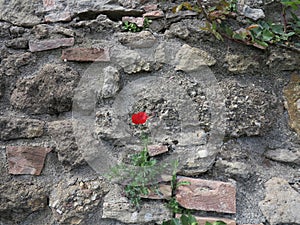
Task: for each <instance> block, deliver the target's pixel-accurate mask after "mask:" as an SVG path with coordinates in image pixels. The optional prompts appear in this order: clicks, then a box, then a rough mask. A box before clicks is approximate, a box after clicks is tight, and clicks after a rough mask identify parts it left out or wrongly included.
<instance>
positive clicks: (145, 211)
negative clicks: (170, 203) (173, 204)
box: [102, 186, 172, 224]
mask: <svg viewBox="0 0 300 225" xmlns="http://www.w3.org/2000/svg"><path fill="white" fill-rule="evenodd" d="M121 193H122V190H121V189H120V187H117V186H115V187H114V188H113V189H112V190H110V192H109V193H108V194H107V195H106V196H105V197H104V202H103V215H102V218H111V219H116V220H119V221H121V222H123V223H138V224H145V223H149V222H162V221H164V220H168V219H170V218H171V216H172V213H171V212H170V210H169V209H168V208H167V207H166V206H165V204H164V203H162V202H158V201H156V202H155V204H151V202H150V201H147V202H143V203H141V206H140V209H139V210H138V211H137V210H136V209H135V208H134V207H132V205H131V204H130V202H129V200H128V199H127V198H126V197H124V196H122V194H121Z"/></svg>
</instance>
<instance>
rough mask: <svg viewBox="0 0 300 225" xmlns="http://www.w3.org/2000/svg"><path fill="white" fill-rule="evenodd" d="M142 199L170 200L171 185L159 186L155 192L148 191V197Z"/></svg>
mask: <svg viewBox="0 0 300 225" xmlns="http://www.w3.org/2000/svg"><path fill="white" fill-rule="evenodd" d="M141 197H142V198H148V199H171V197H172V188H171V185H166V184H159V187H158V189H157V190H149V194H148V195H142V196H141Z"/></svg>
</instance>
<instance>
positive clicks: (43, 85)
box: [10, 64, 79, 114]
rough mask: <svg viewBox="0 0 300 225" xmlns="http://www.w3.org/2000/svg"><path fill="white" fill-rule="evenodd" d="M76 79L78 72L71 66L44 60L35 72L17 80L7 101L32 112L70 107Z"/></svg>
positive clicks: (67, 109) (48, 111)
mask: <svg viewBox="0 0 300 225" xmlns="http://www.w3.org/2000/svg"><path fill="white" fill-rule="evenodd" d="M78 81H79V74H78V73H77V72H76V71H74V70H73V69H72V68H70V67H68V66H63V65H59V64H46V65H43V67H42V68H41V70H40V71H39V72H38V73H37V74H36V75H35V76H33V77H28V78H27V77H25V78H20V79H19V80H18V82H17V85H16V88H15V89H14V91H13V93H12V95H11V99H10V101H11V104H12V105H13V106H14V107H15V108H16V109H19V110H22V111H24V112H27V113H31V114H45V113H49V114H57V113H61V112H66V111H70V110H71V107H72V97H73V89H74V88H75V87H76V85H77V83H78Z"/></svg>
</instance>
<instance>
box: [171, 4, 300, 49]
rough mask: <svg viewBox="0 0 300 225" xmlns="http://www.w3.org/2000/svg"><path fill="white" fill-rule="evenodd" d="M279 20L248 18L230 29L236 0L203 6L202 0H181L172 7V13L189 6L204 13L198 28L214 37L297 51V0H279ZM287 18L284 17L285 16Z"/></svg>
mask: <svg viewBox="0 0 300 225" xmlns="http://www.w3.org/2000/svg"><path fill="white" fill-rule="evenodd" d="M280 4H281V7H282V12H281V17H282V18H281V21H282V22H272V21H265V20H259V21H258V22H253V21H251V20H248V22H247V24H246V25H244V26H242V27H240V28H239V29H234V28H233V27H232V26H231V24H232V19H236V18H237V16H238V13H237V11H238V10H237V8H238V6H237V0H221V1H220V2H219V3H218V4H217V5H215V6H213V7H207V6H205V5H204V4H203V1H202V0H197V4H196V5H192V4H191V3H188V2H183V3H181V4H180V5H178V6H176V7H174V8H173V9H172V11H173V12H174V13H176V12H178V11H180V10H191V11H194V12H198V13H202V14H203V15H204V17H205V20H206V22H205V26H204V27H201V28H200V29H202V30H205V31H208V32H210V33H211V34H213V35H214V36H215V37H216V38H217V39H218V40H221V41H223V40H224V38H226V39H230V40H233V41H235V42H239V43H242V44H246V45H251V46H254V47H256V48H259V49H266V48H267V47H268V46H269V45H279V46H283V47H286V48H290V49H293V50H296V51H300V42H299V38H300V18H299V17H298V16H297V15H296V13H295V10H297V9H299V6H300V0H281V1H280ZM288 16H289V17H290V18H291V19H290V20H289V21H288V20H287V17H288Z"/></svg>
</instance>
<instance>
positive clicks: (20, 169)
mask: <svg viewBox="0 0 300 225" xmlns="http://www.w3.org/2000/svg"><path fill="white" fill-rule="evenodd" d="M50 151H51V149H50V148H44V147H30V146H8V147H6V155H7V162H8V172H9V173H10V174H31V175H40V174H41V172H42V169H43V167H44V161H45V158H46V155H47V153H48V152H50Z"/></svg>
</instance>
